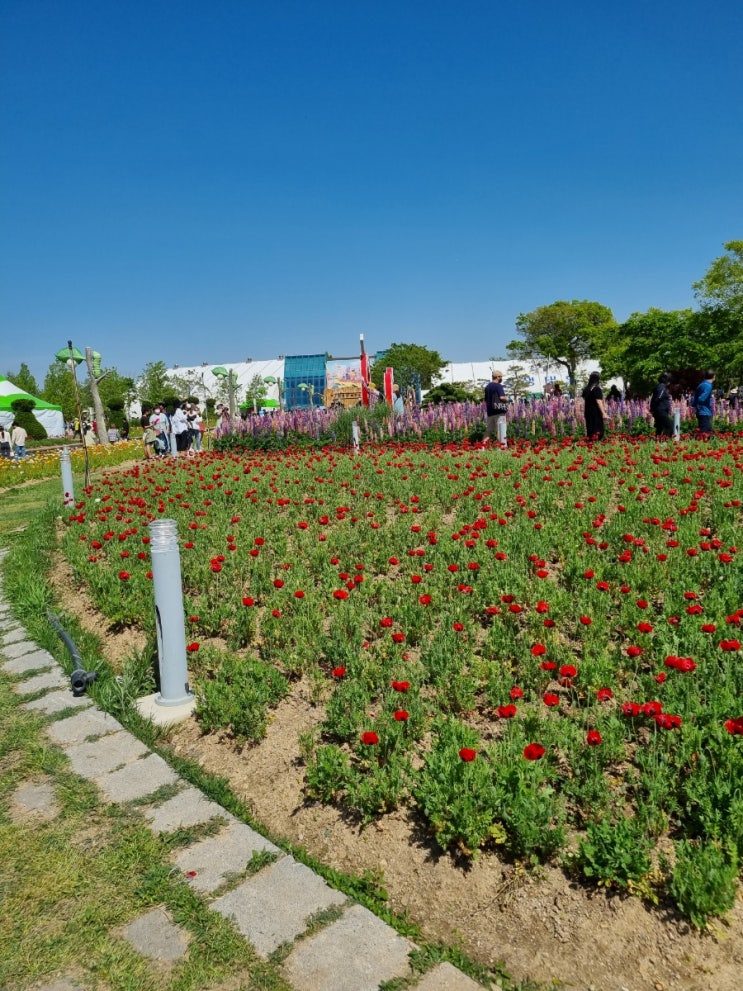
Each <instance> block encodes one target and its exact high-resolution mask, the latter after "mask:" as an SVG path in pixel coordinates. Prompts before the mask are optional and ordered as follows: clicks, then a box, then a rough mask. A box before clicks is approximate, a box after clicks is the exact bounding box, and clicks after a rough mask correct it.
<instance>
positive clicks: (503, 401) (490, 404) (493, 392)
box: [485, 368, 508, 449]
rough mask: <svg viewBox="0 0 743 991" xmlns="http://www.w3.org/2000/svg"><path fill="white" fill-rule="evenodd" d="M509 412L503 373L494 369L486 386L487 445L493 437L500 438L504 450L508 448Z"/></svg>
mask: <svg viewBox="0 0 743 991" xmlns="http://www.w3.org/2000/svg"><path fill="white" fill-rule="evenodd" d="M507 412H508V397H507V396H506V390H505V389H504V388H503V372H500V371H498V369H497V368H494V369H493V373H492V375H491V381H490V382H488V384H487V385H486V386H485V415H486V417H487V419H486V424H485V443H486V444H489V443H490V442H491V441H492V439H493V437H496V436H497V438H498V443H499V444H500V446H501V447H502V448H504V449H505V448H506V447H508V439H507V431H508V425H507V423H506V413H507Z"/></svg>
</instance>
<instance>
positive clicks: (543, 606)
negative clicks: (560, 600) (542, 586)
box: [535, 600, 550, 613]
mask: <svg viewBox="0 0 743 991" xmlns="http://www.w3.org/2000/svg"><path fill="white" fill-rule="evenodd" d="M535 609H536V611H537V612H539V613H544V612H549V611H550V607H549V603H547V602H543V601H541V600H540V601H539V602H537V604H536V606H535Z"/></svg>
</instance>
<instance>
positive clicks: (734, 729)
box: [725, 716, 743, 736]
mask: <svg viewBox="0 0 743 991" xmlns="http://www.w3.org/2000/svg"><path fill="white" fill-rule="evenodd" d="M725 729H726V730H727V731H728V733H730V735H731V736H743V716H740V717H739V718H738V719H726V720H725Z"/></svg>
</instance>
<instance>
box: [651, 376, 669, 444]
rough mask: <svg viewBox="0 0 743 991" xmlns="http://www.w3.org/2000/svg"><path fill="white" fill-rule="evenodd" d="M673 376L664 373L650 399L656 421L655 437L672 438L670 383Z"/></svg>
mask: <svg viewBox="0 0 743 991" xmlns="http://www.w3.org/2000/svg"><path fill="white" fill-rule="evenodd" d="M670 381H671V376H670V375H669V374H668V372H663V374H662V375H660V376H659V378H658V384H657V385H656V386H655V388H654V389H653V394H652V396H651V397H650V412H651V413H652V414H653V420H654V421H655V436H656V437H658V438H660V437H672V436H673V423H672V422H671V393H670V392H669V391H668V383H669V382H670Z"/></svg>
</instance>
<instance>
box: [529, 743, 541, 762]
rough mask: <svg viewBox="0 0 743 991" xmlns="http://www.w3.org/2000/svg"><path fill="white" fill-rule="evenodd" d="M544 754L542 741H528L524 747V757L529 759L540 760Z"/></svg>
mask: <svg viewBox="0 0 743 991" xmlns="http://www.w3.org/2000/svg"><path fill="white" fill-rule="evenodd" d="M544 754H545V749H544V747H543V746H542V744H541V743H528V744H527V745H526V746H525V747H524V757H525V758H526V759H527V760H539V759H540V758H541V757H544Z"/></svg>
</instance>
